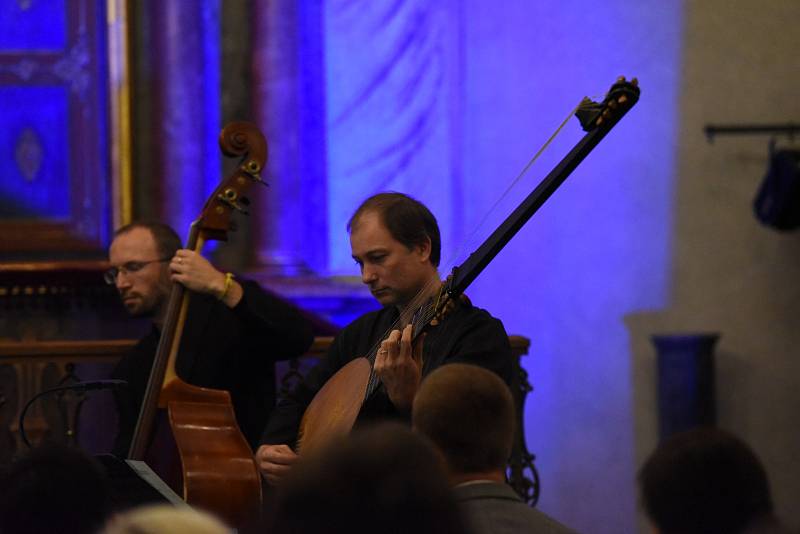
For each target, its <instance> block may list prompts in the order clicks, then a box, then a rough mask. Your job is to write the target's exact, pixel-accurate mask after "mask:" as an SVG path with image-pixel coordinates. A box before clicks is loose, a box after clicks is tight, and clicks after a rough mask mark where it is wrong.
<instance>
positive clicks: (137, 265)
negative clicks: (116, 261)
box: [103, 258, 172, 286]
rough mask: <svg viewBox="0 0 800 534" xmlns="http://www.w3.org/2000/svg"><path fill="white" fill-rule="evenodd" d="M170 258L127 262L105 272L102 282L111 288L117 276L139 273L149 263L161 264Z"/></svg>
mask: <svg viewBox="0 0 800 534" xmlns="http://www.w3.org/2000/svg"><path fill="white" fill-rule="evenodd" d="M171 259H172V258H162V259H158V260H150V261H129V262H128V263H125V264H123V265H121V266H119V267H112V268H110V269H109V270H107V271H106V272H104V273H103V280H105V281H106V284H108V285H110V286H113V285H114V284H116V283H117V276H118V275H119V274H120V273H122V274H125V275H128V274H133V273H137V272H139V271H141V270H142V269H144V268H145V266H147V265H150V264H151V263H163V262H165V261H169V260H171Z"/></svg>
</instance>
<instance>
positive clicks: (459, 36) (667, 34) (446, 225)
mask: <svg viewBox="0 0 800 534" xmlns="http://www.w3.org/2000/svg"><path fill="white" fill-rule="evenodd" d="M681 14H682V4H681V3H680V2H656V1H636V0H612V1H608V2H589V1H585V0H580V1H579V0H566V1H559V2H555V1H548V2H529V1H526V0H515V1H507V2H502V3H500V2H481V1H477V0H475V1H468V2H460V1H456V0H453V1H449V2H435V3H432V2H423V1H421V0H405V1H398V2H377V3H372V2H355V1H344V0H330V1H329V2H328V3H327V11H326V32H327V34H326V39H327V43H326V45H327V46H326V58H327V67H326V69H327V75H328V80H327V95H328V100H327V106H328V128H329V136H328V151H329V152H328V154H329V156H328V157H329V168H328V172H329V176H328V199H329V223H330V224H329V228H328V231H329V236H330V237H329V246H330V269H331V271H332V272H333V273H336V274H350V275H355V274H357V273H356V271H355V269H354V267H353V266H352V260H351V259H350V258H349V246H348V243H347V236H346V233H345V232H344V225H345V222H346V220H347V217H348V216H349V215H350V213H351V212H352V210H353V209H354V207H355V206H356V205H357V204H358V202H359V201H360V200H361V199H363V198H364V197H365V196H367V195H369V194H371V193H374V192H376V191H379V190H384V189H396V190H400V191H404V192H407V193H410V194H412V195H413V196H416V197H418V198H420V199H421V200H423V201H424V202H426V203H427V204H429V205H430V206H431V207H432V209H433V211H434V213H435V214H436V215H437V217H438V218H439V221H440V223H441V225H442V227H443V230H444V232H443V234H444V251H443V256H444V257H445V258H446V257H448V256H451V257H452V256H453V253H454V250H455V248H456V246H455V245H456V243H458V242H460V241H462V240H463V239H464V238H465V237H466V236H467V235H469V234H471V230H472V228H474V227H475V226H476V225H477V223H478V222H479V221H480V220H481V219H482V217H483V216H484V214H485V212H486V211H487V210H488V209H489V208H490V207H491V206H492V204H493V203H494V202H495V200H496V199H497V198H498V197H499V196H500V194H501V193H502V191H503V190H505V188H506V187H507V185H508V183H509V182H510V181H511V179H512V178H513V177H514V176H516V174H517V173H518V172H519V170H520V169H521V168H522V167H523V166H524V165H525V163H526V162H527V161H528V159H529V158H530V157H531V156H532V155H533V153H534V152H535V150H536V149H537V148H538V147H539V146H540V145H541V144H542V143H543V142H544V141H545V140H546V139H547V137H548V136H549V135H550V133H551V132H552V131H553V130H554V129H555V128H556V126H557V125H558V124H559V123H560V122H561V121H562V120H563V119H564V117H565V116H567V115H568V113H569V112H570V110H572V109H573V108H574V107H575V106H576V105H577V103H578V102H579V101H580V99H581V98H582V97H583V96H587V95H588V96H593V97H598V98H601V97H602V96H603V94H604V93H605V91H606V90H607V89H608V87H609V86H610V85H611V83H612V82H613V81H614V79H615V78H616V77H617V76H618V75H621V74H624V75H627V76H629V77H630V76H638V77H639V79H640V81H641V86H642V99H641V101H640V103H639V104H638V106H637V107H636V108H635V109H634V110H633V111H632V112H631V113H630V114H629V115H628V116H627V117H626V118H625V119H624V120H623V122H622V123H620V125H618V127H617V128H616V129H615V130H614V131H612V132H611V134H610V135H609V136H608V138H607V139H606V140H605V141H603V143H601V144H600V145H599V146H598V148H597V149H596V150H595V152H594V153H593V154H591V155H590V156H589V158H588V159H587V160H586V161H585V162H584V164H583V165H582V166H581V167H580V168H579V169H578V170H577V171H576V172H575V173H574V174H573V176H572V177H571V178H570V180H569V181H568V182H567V183H566V184H565V185H564V186H563V188H562V189H561V190H560V191H558V192H557V193H556V195H555V196H554V198H553V199H551V201H550V202H549V203H548V205H546V206H545V207H544V208H543V209H542V210H541V211H540V212H539V214H537V216H536V218H535V219H534V220H532V221H531V222H530V223H529V224H528V225H527V227H526V228H524V229H523V231H522V232H521V233H520V234H519V235H518V237H517V238H516V239H515V240H514V241H513V242H512V243H511V244H510V245H509V246H508V247H507V249H506V250H505V251H503V252H502V253H501V255H500V256H499V257H498V258H497V259H496V260H495V262H494V263H493V264H492V265H491V266H490V267H489V268H488V269H487V270H486V272H485V273H484V274H483V275H482V276H481V277H480V279H479V280H478V281H477V282H476V283H475V284H474V285H473V287H471V288H470V289H469V290H468V291H467V293H468V294H469V295H470V296H471V297H472V299H473V301H474V302H476V303H477V304H478V305H480V306H482V307H485V308H487V309H489V310H490V311H491V312H492V313H493V314H494V315H496V316H498V317H500V318H501V319H503V321H504V323H505V325H506V327H507V330H508V331H509V332H510V333H515V334H522V335H525V336H527V337H529V338H531V350H530V355H529V356H528V357H527V358H526V361H525V367H526V369H527V370H528V372H529V373H530V378H531V381H532V382H533V384H534V387H535V390H534V392H533V393H532V394H531V396H530V397H529V399H528V403H527V410H526V414H525V418H526V425H527V426H526V428H527V443H528V446H529V448H530V449H531V450H532V452H534V453H535V454H536V455H537V465H538V467H539V470H540V473H541V475H542V499H541V504H540V506H541V508H542V509H543V510H545V511H547V512H549V513H551V514H553V515H554V516H556V517H557V518H559V519H561V520H563V521H565V522H566V523H568V524H569V525H571V526H573V527H574V528H576V529H578V530H579V531H586V532H609V533H611V532H632V531H634V530H635V503H636V497H635V486H634V477H635V467H636V466H635V465H634V453H633V449H634V436H633V413H632V400H631V399H632V393H631V392H632V378H631V365H630V357H631V356H630V351H629V347H628V336H627V333H626V331H625V327H624V325H623V321H622V318H623V316H624V315H626V314H628V313H632V312H634V311H637V310H644V309H658V308H661V307H663V306H664V305H665V304H666V303H665V300H666V299H667V296H668V289H669V274H670V228H671V224H672V222H671V210H672V206H671V199H672V187H673V181H674V176H673V175H674V169H675V162H674V160H675V147H676V139H675V132H676V123H677V117H678V113H677V88H678V84H679V82H680V79H679V73H680V39H681ZM581 135H582V132H580V130H579V128H578V126H577V122H576V121H574V120H573V121H572V123H571V124H570V125H568V127H567V128H566V129H565V132H564V134H563V136H562V138H561V139H560V140H559V141H557V142H556V143H554V146H553V147H552V151H551V153H550V154H549V155H546V156H544V157H543V158H542V160H541V161H540V162H538V163H537V164H536V165H535V166H534V168H533V171H532V176H531V177H529V178H528V179H525V180H523V182H522V183H521V184H520V187H517V188H515V189H514V190H513V191H512V192H511V195H510V200H508V201H506V202H505V203H502V204H501V206H500V209H499V212H496V213H495V214H494V215H493V216H491V217H490V220H489V222H488V224H486V225H484V226H483V227H482V229H481V230H479V231H478V233H477V234H476V235H475V236H474V239H473V241H474V242H478V241H479V240H480V239H482V238H483V237H485V235H486V234H488V232H489V230H491V227H492V226H493V225H494V224H496V223H497V222H499V220H501V217H502V216H503V215H504V214H505V213H506V212H507V211H508V210H509V209H510V208H511V206H512V205H513V203H514V202H517V201H519V200H520V199H521V198H523V196H524V195H525V194H526V193H527V192H529V191H530V188H532V187H533V185H534V184H535V182H536V180H538V179H540V178H541V177H542V176H544V174H546V172H547V171H548V170H549V169H550V168H551V166H552V164H553V163H554V162H555V161H557V160H558V159H560V157H561V156H562V155H563V154H564V153H565V152H566V151H567V150H568V149H569V148H570V147H571V146H572V145H573V144H574V143H575V142H576V141H577V140H578V139H579V138H580V137H581ZM470 248H471V247H470ZM459 260H463V254H459V255H456V257H455V258H452V261H454V262H458V261H459ZM451 265H452V263H451Z"/></svg>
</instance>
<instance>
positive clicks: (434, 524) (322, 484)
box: [269, 423, 464, 534]
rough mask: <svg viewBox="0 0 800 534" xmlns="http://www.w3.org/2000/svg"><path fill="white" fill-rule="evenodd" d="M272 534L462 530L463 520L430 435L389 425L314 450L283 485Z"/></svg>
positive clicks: (439, 531)
mask: <svg viewBox="0 0 800 534" xmlns="http://www.w3.org/2000/svg"><path fill="white" fill-rule="evenodd" d="M270 523H271V525H270V530H269V532H275V533H289V532H291V533H296V534H302V533H317V532H326V533H329V534H339V533H341V534H345V533H347V534H352V533H359V532H364V533H367V532H369V533H372V532H376V531H378V532H387V533H406V532H414V533H421V534H424V533H431V534H434V533H436V534H440V533H457V532H464V525H463V519H462V518H461V516H460V513H459V511H458V508H457V504H456V502H455V499H454V497H453V495H452V494H451V493H450V488H449V485H448V483H447V481H446V474H445V471H444V468H443V466H442V464H441V459H440V457H439V456H438V454H437V453H436V451H435V449H434V448H433V447H432V445H431V444H430V443H428V442H427V441H426V440H425V439H424V438H423V437H421V436H418V435H416V434H414V433H413V432H412V431H411V430H410V429H408V428H406V427H404V426H401V425H399V424H396V423H383V424H380V425H377V426H374V427H371V428H368V429H365V430H361V431H356V432H354V433H353V434H352V435H351V436H349V437H348V438H345V439H341V440H338V441H333V442H331V443H329V444H328V445H327V446H323V447H321V448H320V449H318V450H315V451H314V452H312V453H311V454H310V455H308V456H304V457H303V458H302V460H301V461H300V462H299V463H298V464H297V465H296V466H295V467H294V468H293V469H292V471H291V473H290V474H289V475H288V476H287V478H286V480H285V481H284V483H283V484H282V485H281V487H280V488H279V496H278V498H277V500H276V505H275V510H274V514H273V517H272V518H271V521H270Z"/></svg>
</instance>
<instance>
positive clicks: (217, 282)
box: [169, 249, 243, 308]
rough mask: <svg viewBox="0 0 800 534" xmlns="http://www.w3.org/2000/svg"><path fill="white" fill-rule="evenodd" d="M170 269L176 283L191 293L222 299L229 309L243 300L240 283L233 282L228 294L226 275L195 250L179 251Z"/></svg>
mask: <svg viewBox="0 0 800 534" xmlns="http://www.w3.org/2000/svg"><path fill="white" fill-rule="evenodd" d="M169 269H170V271H171V279H172V280H173V281H174V282H179V283H180V284H182V285H183V286H184V287H185V288H186V289H189V290H191V291H195V292H197V293H206V294H209V295H214V296H215V297H217V298H221V299H222V301H223V302H224V303H225V304H226V305H227V306H228V307H231V308H233V307H234V306H236V304H238V303H239V301H240V300H241V299H242V295H243V291H242V286H241V285H239V282H237V281H236V280H231V282H230V287H229V288H228V291H227V292H226V291H225V274H224V273H221V272H220V271H218V270H217V269H216V268H215V267H214V266H213V265H211V262H209V261H208V260H207V259H205V258H204V257H203V256H202V255H201V254H198V253H197V252H195V251H193V250H188V249H181V250H179V251H177V252H176V253H175V256H174V257H173V258H172V261H170V264H169ZM223 295H224V296H223Z"/></svg>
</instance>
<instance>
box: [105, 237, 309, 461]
mask: <svg viewBox="0 0 800 534" xmlns="http://www.w3.org/2000/svg"><path fill="white" fill-rule="evenodd" d="M109 262H110V264H111V268H110V269H109V270H108V271H107V272H106V282H108V283H109V284H114V285H115V286H116V288H117V290H118V291H119V294H120V297H121V299H122V302H123V304H124V306H125V308H126V309H127V310H128V312H129V313H130V314H131V315H133V316H144V317H150V318H151V319H152V320H153V328H152V329H151V331H150V333H149V334H147V335H146V336H145V337H144V338H142V339H141V340H140V341H139V343H138V344H137V345H136V346H135V347H134V349H133V350H132V352H131V353H130V354H128V355H126V356H125V357H123V358H122V360H120V362H119V364H118V365H117V367H116V368H115V370H114V372H113V378H117V379H122V380H126V381H127V382H128V384H129V385H128V388H126V389H125V390H123V391H119V392H117V394H116V400H117V404H118V409H119V420H120V425H119V433H118V435H117V438H116V441H115V444H114V452H115V453H116V454H117V455H119V456H126V455H127V452H128V448H129V446H130V442H131V438H132V435H133V429H134V427H135V424H136V421H137V418H138V415H139V408H140V406H141V404H142V398H143V396H144V391H145V388H146V385H147V381H148V378H149V376H150V369H151V367H152V364H153V359H154V357H155V353H156V347H157V346H158V340H159V337H160V335H161V327H162V324H163V321H164V316H165V313H166V308H167V301H168V297H169V292H170V287H171V284H172V283H173V282H177V283H180V284H183V285H184V286H185V287H186V288H187V289H189V290H190V291H192V292H193V295H192V298H191V299H190V301H189V302H190V305H189V312H188V316H187V320H186V327H185V329H184V332H183V336H182V340H181V347H180V350H179V352H178V358H177V361H176V371H177V374H178V375H179V376H180V377H181V378H182V379H184V380H185V381H187V382H189V383H191V384H194V385H197V386H204V387H210V388H214V389H222V390H226V391H229V392H230V394H231V397H232V400H233V407H234V411H235V412H236V419H237V422H238V424H239V427H240V429H241V431H242V433H243V434H244V436H245V438H246V439H247V441H248V442H249V443H250V446H251V447H255V446H256V445H257V444H258V440H259V438H260V436H261V433H262V432H263V430H264V425H265V423H266V419H267V417H268V416H269V413H270V411H271V410H272V407H273V404H274V398H275V375H274V366H273V363H274V361H275V359H285V358H290V357H295V356H298V355H300V354H302V353H303V352H305V351H306V350H307V349H308V347H309V346H310V344H311V342H312V341H313V335H312V331H311V326H310V324H309V323H308V322H307V321H306V320H305V319H304V318H303V317H302V316H301V315H300V314H299V313H298V311H297V310H296V309H295V308H293V307H292V306H290V305H289V304H286V303H285V302H283V301H281V300H280V299H278V298H276V297H274V296H272V295H270V294H268V293H266V292H265V291H264V290H262V289H261V288H260V287H259V286H258V284H256V283H255V282H250V281H242V282H241V283H240V282H238V281H237V280H236V279H234V278H233V277H232V275H230V274H224V273H222V272H220V271H218V270H217V269H216V268H215V267H214V266H213V265H211V263H209V262H208V260H206V259H205V258H204V257H203V256H201V255H200V254H198V253H196V252H194V251H192V250H187V249H183V248H182V247H181V241H180V238H179V237H178V235H177V234H176V233H175V232H174V231H173V230H172V229H171V228H170V227H169V226H167V225H164V224H161V223H145V222H137V223H132V224H129V225H127V226H124V227H122V228H120V229H119V230H117V232H116V234H115V237H114V240H113V242H112V243H111V247H110V249H109Z"/></svg>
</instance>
